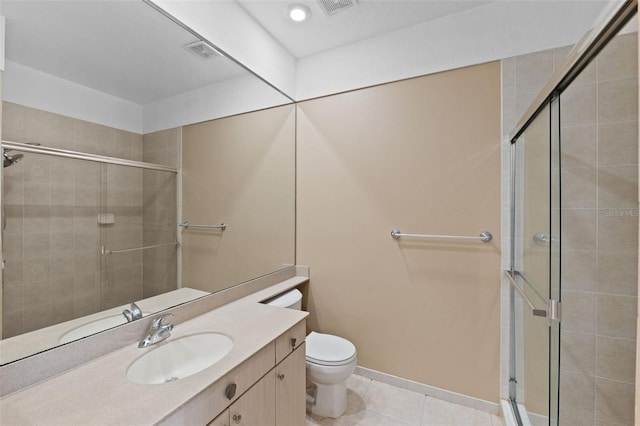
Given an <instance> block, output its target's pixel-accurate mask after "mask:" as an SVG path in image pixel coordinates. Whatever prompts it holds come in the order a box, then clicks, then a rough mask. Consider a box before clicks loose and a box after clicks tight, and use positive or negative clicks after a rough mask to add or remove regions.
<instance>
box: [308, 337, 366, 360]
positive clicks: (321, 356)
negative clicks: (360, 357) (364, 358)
mask: <svg viewBox="0 0 640 426" xmlns="http://www.w3.org/2000/svg"><path fill="white" fill-rule="evenodd" d="M306 345H307V348H306V349H307V350H306V352H307V353H306V357H307V360H308V361H309V362H312V363H315V364H321V365H342V364H346V363H349V362H350V361H351V360H352V359H353V358H354V357H355V356H356V347H355V346H354V345H353V343H351V342H350V341H348V340H347V339H343V338H342V337H338V336H333V335H331V334H322V333H316V332H315V331H312V332H311V333H310V334H309V335H308V336H307V339H306Z"/></svg>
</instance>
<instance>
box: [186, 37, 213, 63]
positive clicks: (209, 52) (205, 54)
mask: <svg viewBox="0 0 640 426" xmlns="http://www.w3.org/2000/svg"><path fill="white" fill-rule="evenodd" d="M184 48H185V49H187V50H188V51H190V52H191V53H193V54H194V55H197V56H199V57H201V58H204V59H208V58H210V57H212V56H222V55H221V54H220V52H218V51H217V50H216V49H215V48H214V47H213V46H211V45H210V44H209V43H207V42H205V41H202V40H199V41H196V42H194V43H189V44H187V45H185V46H184Z"/></svg>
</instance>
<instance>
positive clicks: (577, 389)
mask: <svg viewBox="0 0 640 426" xmlns="http://www.w3.org/2000/svg"><path fill="white" fill-rule="evenodd" d="M595 392H596V379H595V377H593V376H591V375H588V374H579V373H570V372H564V371H563V372H562V373H561V377H560V407H562V409H563V410H567V411H571V412H583V413H594V412H595Z"/></svg>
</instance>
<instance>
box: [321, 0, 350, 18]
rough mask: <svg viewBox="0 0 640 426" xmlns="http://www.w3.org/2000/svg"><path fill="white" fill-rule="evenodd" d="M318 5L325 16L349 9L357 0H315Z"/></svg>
mask: <svg viewBox="0 0 640 426" xmlns="http://www.w3.org/2000/svg"><path fill="white" fill-rule="evenodd" d="M317 1H318V5H320V9H322V11H323V12H324V13H326V14H327V16H333V15H335V14H336V13H340V12H342V11H344V10H347V9H349V8H350V7H353V6H355V4H356V1H357V0H317Z"/></svg>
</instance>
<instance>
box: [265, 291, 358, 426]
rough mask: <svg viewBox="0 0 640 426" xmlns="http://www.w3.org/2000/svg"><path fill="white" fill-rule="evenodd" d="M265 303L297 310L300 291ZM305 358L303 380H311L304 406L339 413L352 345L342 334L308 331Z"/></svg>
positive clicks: (318, 412) (344, 398) (351, 367)
mask: <svg viewBox="0 0 640 426" xmlns="http://www.w3.org/2000/svg"><path fill="white" fill-rule="evenodd" d="M265 303H267V304H268V305H272V306H279V307H283V308H289V309H298V310H300V309H302V293H300V291H298V290H296V289H294V290H291V291H289V292H287V293H284V294H282V295H279V296H276V297H275V298H273V299H271V300H268V301H267V302H265ZM305 358H306V366H307V380H308V381H309V382H311V383H312V384H313V387H312V395H310V397H309V398H307V401H308V402H309V403H308V404H307V409H308V410H309V411H311V412H312V413H313V414H315V415H318V416H321V417H333V418H338V417H340V416H341V415H342V414H344V412H345V410H346V408H347V379H348V378H349V376H351V374H352V373H353V370H354V369H355V368H356V363H357V353H356V347H355V346H354V345H353V343H351V342H350V341H348V340H347V339H344V338H342V337H339V336H334V335H331V334H324V333H317V332H315V331H312V332H311V333H309V335H308V336H307V338H306V356H305Z"/></svg>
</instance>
